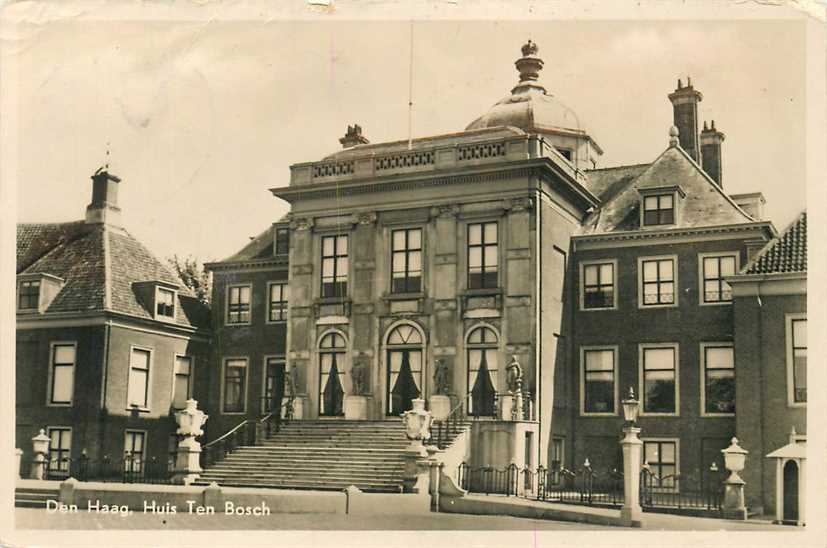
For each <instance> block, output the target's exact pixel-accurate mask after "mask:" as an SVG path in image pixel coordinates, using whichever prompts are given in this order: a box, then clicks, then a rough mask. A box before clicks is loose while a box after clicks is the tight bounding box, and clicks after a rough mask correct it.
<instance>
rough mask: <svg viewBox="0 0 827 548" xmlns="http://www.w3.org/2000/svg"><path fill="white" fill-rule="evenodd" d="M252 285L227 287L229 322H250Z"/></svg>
mask: <svg viewBox="0 0 827 548" xmlns="http://www.w3.org/2000/svg"><path fill="white" fill-rule="evenodd" d="M251 290H252V287H251V286H250V285H231V286H230V287H228V288H227V324H247V323H250V293H251Z"/></svg>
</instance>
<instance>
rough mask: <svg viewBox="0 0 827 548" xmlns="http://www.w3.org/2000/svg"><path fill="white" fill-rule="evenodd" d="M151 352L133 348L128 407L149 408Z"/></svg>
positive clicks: (130, 362) (130, 360) (130, 361)
mask: <svg viewBox="0 0 827 548" xmlns="http://www.w3.org/2000/svg"><path fill="white" fill-rule="evenodd" d="M149 364H150V351H149V350H144V349H142V348H133V349H132V355H131V356H130V359H129V389H128V393H127V398H128V401H127V405H128V406H129V407H132V406H137V407H140V408H141V409H146V408H147V407H148V406H149Z"/></svg>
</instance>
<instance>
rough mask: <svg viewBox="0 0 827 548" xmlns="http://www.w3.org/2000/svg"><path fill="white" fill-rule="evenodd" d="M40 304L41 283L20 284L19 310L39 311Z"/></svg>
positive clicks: (27, 282) (28, 282)
mask: <svg viewBox="0 0 827 548" xmlns="http://www.w3.org/2000/svg"><path fill="white" fill-rule="evenodd" d="M39 302H40V281H39V280H31V281H26V282H20V285H19V286H18V290H17V308H18V310H37V308H38V306H39Z"/></svg>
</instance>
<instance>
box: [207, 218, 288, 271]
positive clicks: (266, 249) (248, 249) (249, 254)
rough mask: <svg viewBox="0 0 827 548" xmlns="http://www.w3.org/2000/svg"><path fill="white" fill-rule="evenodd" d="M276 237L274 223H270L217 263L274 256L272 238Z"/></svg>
mask: <svg viewBox="0 0 827 548" xmlns="http://www.w3.org/2000/svg"><path fill="white" fill-rule="evenodd" d="M275 237H276V227H275V225H270V226H269V227H267V229H266V230H265V231H264V232H262V233H260V234H259V235H258V236H255V237H254V238H252V239H250V241H249V243H247V244H246V245H245V246H244V247H242V248H241V249H240V250H238V251H237V252H236V253H233V254H232V255H230V256H229V257H227V258H226V259H224V260H222V261H218V262H219V263H237V262H242V261H254V260H257V259H272V258H274V257H275V254H274V253H273V251H274V250H273V240H274V238H275Z"/></svg>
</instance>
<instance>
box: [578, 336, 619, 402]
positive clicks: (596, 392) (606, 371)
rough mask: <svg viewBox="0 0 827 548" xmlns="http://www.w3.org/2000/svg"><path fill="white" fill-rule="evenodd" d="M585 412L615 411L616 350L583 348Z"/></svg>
mask: <svg viewBox="0 0 827 548" xmlns="http://www.w3.org/2000/svg"><path fill="white" fill-rule="evenodd" d="M582 378H583V402H582V406H583V407H582V408H583V413H615V409H616V402H615V392H616V387H615V350H614V349H612V348H594V349H592V348H588V349H584V350H583V377H582Z"/></svg>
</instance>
